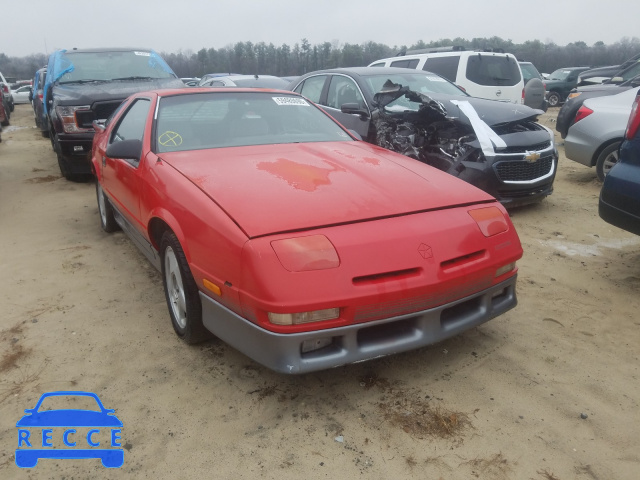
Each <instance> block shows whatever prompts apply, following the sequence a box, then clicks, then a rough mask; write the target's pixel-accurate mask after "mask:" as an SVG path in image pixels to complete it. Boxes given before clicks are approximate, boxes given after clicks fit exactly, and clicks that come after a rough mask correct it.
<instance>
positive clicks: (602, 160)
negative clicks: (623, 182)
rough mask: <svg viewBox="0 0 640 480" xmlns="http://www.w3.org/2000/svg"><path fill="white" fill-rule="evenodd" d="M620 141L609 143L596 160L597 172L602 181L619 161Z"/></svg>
mask: <svg viewBox="0 0 640 480" xmlns="http://www.w3.org/2000/svg"><path fill="white" fill-rule="evenodd" d="M620 143H622V142H613V143H612V144H611V145H607V147H606V148H605V149H604V150H602V152H600V155H598V160H596V174H597V175H598V178H599V179H600V181H602V182H603V181H604V177H606V176H607V174H608V173H609V170H611V168H612V167H613V166H614V165H615V164H616V163H618V149H619V148H620Z"/></svg>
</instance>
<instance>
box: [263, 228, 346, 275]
mask: <svg viewBox="0 0 640 480" xmlns="http://www.w3.org/2000/svg"><path fill="white" fill-rule="evenodd" d="M271 248H273V250H274V252H276V255H277V257H278V260H280V263H281V264H282V266H283V267H284V268H286V269H287V270H289V271H290V272H307V271H310V270H325V269H328V268H337V267H339V266H340V258H339V257H338V252H336V249H335V247H334V246H333V244H332V243H331V242H330V241H329V239H328V238H327V237H325V236H324V235H310V236H308V237H296V238H287V239H284V240H274V241H272V242H271Z"/></svg>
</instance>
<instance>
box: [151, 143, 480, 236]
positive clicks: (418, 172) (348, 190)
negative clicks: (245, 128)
mask: <svg viewBox="0 0 640 480" xmlns="http://www.w3.org/2000/svg"><path fill="white" fill-rule="evenodd" d="M160 157H161V158H162V160H163V161H164V162H166V163H168V164H170V165H171V166H173V167H174V168H175V169H177V170H178V171H179V172H180V173H181V174H183V175H184V176H186V177H187V178H188V179H189V180H191V182H193V183H194V184H195V185H197V186H198V187H199V188H200V189H201V190H202V191H203V192H204V193H205V194H207V195H208V196H209V197H210V198H211V199H212V200H213V201H214V202H216V203H217V204H218V205H219V206H220V207H221V208H222V209H223V210H225V212H227V214H228V215H229V216H230V217H231V218H232V219H233V220H234V221H235V222H236V223H237V224H238V225H239V227H240V228H241V229H242V230H243V231H244V232H245V233H246V234H247V236H249V237H256V236H263V235H268V234H273V233H279V232H287V231H294V230H303V229H312V228H317V227H325V226H330V225H339V224H344V223H352V222H360V221H365V220H371V219H376V218H385V217H393V216H398V215H406V214H410V213H414V212H420V211H427V210H436V209H441V208H446V207H450V206H456V205H464V204H472V203H480V202H487V201H492V200H493V197H491V196H490V195H488V194H487V193H485V192H483V191H481V190H479V189H477V188H476V187H473V186H472V185H469V184H467V183H465V182H462V181H460V180H458V179H456V178H454V177H453V176H451V175H448V174H446V173H443V172H440V171H438V170H436V169H435V168H432V167H429V166H427V165H425V164H422V163H420V162H418V161H416V160H413V159H410V158H407V157H404V156H402V155H399V154H395V153H392V152H389V151H387V150H385V149H382V148H380V147H376V146H374V145H370V144H368V143H365V142H360V141H353V142H351V141H347V142H326V143H302V144H286V145H260V146H249V147H231V148H221V149H208V150H198V151H188V152H172V153H163V154H161V155H160Z"/></svg>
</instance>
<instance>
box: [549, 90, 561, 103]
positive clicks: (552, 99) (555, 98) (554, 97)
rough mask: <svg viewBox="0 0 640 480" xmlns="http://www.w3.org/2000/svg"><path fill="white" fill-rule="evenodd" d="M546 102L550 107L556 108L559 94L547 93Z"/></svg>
mask: <svg viewBox="0 0 640 480" xmlns="http://www.w3.org/2000/svg"><path fill="white" fill-rule="evenodd" d="M547 101H548V102H549V106H550V107H557V106H558V105H559V104H560V94H559V93H558V92H549V95H548V96H547Z"/></svg>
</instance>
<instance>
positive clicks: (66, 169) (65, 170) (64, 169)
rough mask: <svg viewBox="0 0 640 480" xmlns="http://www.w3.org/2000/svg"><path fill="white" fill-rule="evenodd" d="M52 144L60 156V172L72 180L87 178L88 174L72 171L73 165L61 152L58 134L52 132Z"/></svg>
mask: <svg viewBox="0 0 640 480" xmlns="http://www.w3.org/2000/svg"><path fill="white" fill-rule="evenodd" d="M50 136H51V145H52V146H53V151H54V152H56V156H57V157H58V168H60V173H61V174H62V176H63V177H64V178H66V179H67V180H69V181H70V182H81V181H83V180H86V179H87V177H88V176H87V175H85V174H78V173H72V172H71V167H70V166H69V163H68V162H67V160H66V159H65V158H64V157H63V156H62V154H61V153H60V144H59V143H58V135H56V134H55V133H53V132H51V134H50Z"/></svg>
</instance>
